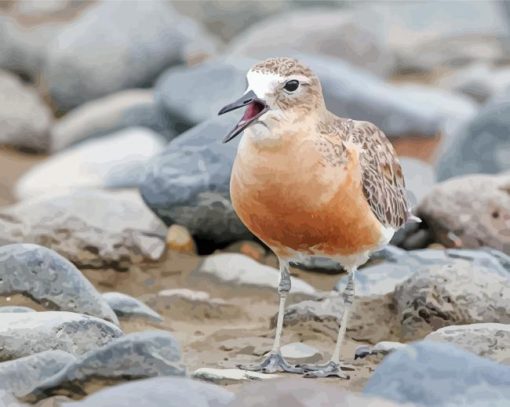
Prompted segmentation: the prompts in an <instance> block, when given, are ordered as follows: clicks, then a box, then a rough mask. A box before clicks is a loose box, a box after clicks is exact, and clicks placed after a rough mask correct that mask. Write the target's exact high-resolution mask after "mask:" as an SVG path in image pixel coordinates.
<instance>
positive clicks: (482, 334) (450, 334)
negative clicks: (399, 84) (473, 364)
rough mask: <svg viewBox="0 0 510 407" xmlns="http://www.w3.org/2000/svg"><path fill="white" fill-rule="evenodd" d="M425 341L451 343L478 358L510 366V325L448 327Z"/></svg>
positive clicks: (490, 324) (429, 336) (434, 333)
mask: <svg viewBox="0 0 510 407" xmlns="http://www.w3.org/2000/svg"><path fill="white" fill-rule="evenodd" d="M425 340H428V341H436V342H449V343H452V344H453V345H456V346H458V347H459V348H462V349H464V350H467V351H468V352H472V353H475V354H476V355H478V356H482V357H485V358H489V359H492V360H494V361H495V362H499V363H504V364H507V365H510V325H505V324H496V323H485V324H470V325H460V326H447V327H444V328H440V329H438V330H437V331H434V332H432V333H430V334H428V335H427V336H426V337H425Z"/></svg>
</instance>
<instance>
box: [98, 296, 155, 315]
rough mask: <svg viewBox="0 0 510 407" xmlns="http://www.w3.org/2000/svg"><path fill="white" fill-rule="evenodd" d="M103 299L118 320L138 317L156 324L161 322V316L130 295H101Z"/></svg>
mask: <svg viewBox="0 0 510 407" xmlns="http://www.w3.org/2000/svg"><path fill="white" fill-rule="evenodd" d="M103 299H104V300H105V301H106V302H107V303H108V305H109V306H110V307H111V308H112V309H113V310H114V311H115V313H116V314H117V316H118V317H119V318H131V317H138V318H143V319H148V320H150V321H156V322H161V321H163V318H162V317H161V315H159V314H158V313H157V312H156V311H154V310H152V309H151V308H149V307H148V306H147V305H145V304H144V303H143V302H141V301H140V300H137V299H136V298H133V297H131V296H130V295H127V294H123V293H117V292H109V293H104V294H103Z"/></svg>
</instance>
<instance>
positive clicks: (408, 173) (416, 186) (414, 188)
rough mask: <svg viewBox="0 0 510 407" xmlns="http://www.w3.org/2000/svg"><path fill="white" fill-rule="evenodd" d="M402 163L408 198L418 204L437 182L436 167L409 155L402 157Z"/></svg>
mask: <svg viewBox="0 0 510 407" xmlns="http://www.w3.org/2000/svg"><path fill="white" fill-rule="evenodd" d="M400 164H401V165H402V170H403V173H404V177H405V180H406V189H407V191H408V200H409V202H410V203H411V205H412V206H413V207H414V206H416V205H417V204H418V203H419V202H421V200H422V199H423V198H424V197H425V196H426V195H427V194H428V193H429V192H430V190H431V189H432V187H433V186H434V184H435V183H436V175H435V173H434V169H433V168H432V166H430V165H429V164H427V163H425V162H423V161H421V160H417V159H414V158H409V157H401V158H400Z"/></svg>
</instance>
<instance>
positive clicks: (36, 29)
mask: <svg viewBox="0 0 510 407" xmlns="http://www.w3.org/2000/svg"><path fill="white" fill-rule="evenodd" d="M38 3H46V2H45V1H43V2H38ZM64 24H65V23H61V22H57V21H50V22H47V23H41V24H35V25H34V24H31V25H29V26H24V25H22V24H20V23H19V22H18V21H16V20H15V19H14V18H12V17H10V16H8V15H0V69H6V70H8V71H12V72H15V73H17V74H20V75H22V76H25V77H27V78H30V79H32V80H34V81H35V80H36V79H37V77H38V75H39V73H40V72H41V69H42V67H43V66H44V64H45V62H46V56H47V48H48V44H49V43H50V42H51V41H52V40H53V39H54V38H55V37H56V36H57V35H58V33H59V32H60V30H61V29H62V28H63V26H64Z"/></svg>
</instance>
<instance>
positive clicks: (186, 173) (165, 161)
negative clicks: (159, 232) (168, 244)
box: [140, 94, 252, 246]
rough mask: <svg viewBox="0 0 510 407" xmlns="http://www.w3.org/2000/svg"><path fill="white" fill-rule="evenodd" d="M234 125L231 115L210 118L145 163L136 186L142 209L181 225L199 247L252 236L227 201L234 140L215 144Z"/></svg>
mask: <svg viewBox="0 0 510 407" xmlns="http://www.w3.org/2000/svg"><path fill="white" fill-rule="evenodd" d="M183 95H184V94H183ZM211 100H212V99H211ZM234 116H235V115H234ZM235 121H236V118H235V117H221V118H217V119H212V120H210V121H207V122H205V123H203V124H201V125H198V126H196V127H194V128H193V129H191V130H189V131H187V132H186V133H184V134H182V135H180V136H179V137H177V138H176V139H175V140H173V141H171V142H170V144H169V145H168V146H167V148H166V149H165V150H164V151H163V153H161V154H160V155H159V156H157V157H155V158H153V159H152V160H151V161H150V162H149V164H148V165H147V169H146V173H145V178H144V181H143V182H142V184H141V186H140V192H141V193H142V196H143V198H144V200H145V202H146V203H147V205H148V206H149V207H150V208H151V209H152V210H153V211H154V212H155V213H156V214H157V215H158V216H159V217H160V218H161V219H162V220H163V221H164V222H165V223H166V224H167V225H170V224H173V223H177V224H179V225H183V226H185V227H186V228H187V229H188V230H189V231H190V232H191V234H192V235H193V236H194V237H195V238H196V239H197V243H198V244H199V246H200V245H201V244H207V243H208V242H214V243H216V244H221V243H229V242H231V241H236V240H243V239H247V238H251V236H252V235H251V233H249V232H248V230H247V229H246V228H245V226H244V225H243V224H242V223H241V221H240V220H239V218H238V217H237V215H236V214H235V212H234V209H233V208H232V204H231V202H230V193H229V179H230V171H231V168H232V164H233V161H234V156H235V152H236V149H237V143H238V141H235V142H232V143H228V144H223V143H222V142H221V139H222V137H224V135H225V134H227V133H228V132H229V131H230V130H231V129H232V127H233V126H234V124H235Z"/></svg>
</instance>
